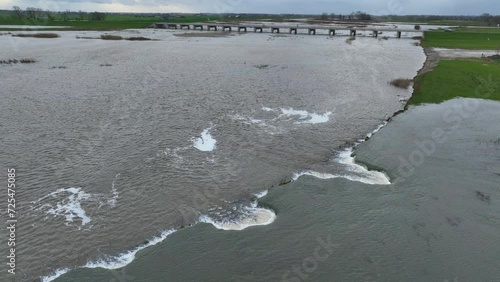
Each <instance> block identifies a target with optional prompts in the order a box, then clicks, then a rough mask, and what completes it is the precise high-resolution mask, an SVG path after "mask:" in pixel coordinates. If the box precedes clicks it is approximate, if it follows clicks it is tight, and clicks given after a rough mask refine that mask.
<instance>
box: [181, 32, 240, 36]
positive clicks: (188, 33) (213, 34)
mask: <svg viewBox="0 0 500 282" xmlns="http://www.w3.org/2000/svg"><path fill="white" fill-rule="evenodd" d="M174 35H175V36H178V37H228V36H234V34H233V33H230V32H187V33H176V34H174Z"/></svg>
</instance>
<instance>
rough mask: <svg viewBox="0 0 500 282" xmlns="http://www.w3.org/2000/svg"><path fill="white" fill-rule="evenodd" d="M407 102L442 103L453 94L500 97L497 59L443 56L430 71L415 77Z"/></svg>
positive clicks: (453, 96)
mask: <svg viewBox="0 0 500 282" xmlns="http://www.w3.org/2000/svg"><path fill="white" fill-rule="evenodd" d="M414 88H415V92H414V93H413V96H412V98H411V99H410V101H409V105H417V104H424V103H441V102H443V101H446V100H450V99H453V98H456V97H467V98H484V99H492V100H497V101H500V62H499V61H498V60H490V59H477V60H442V61H440V62H439V63H438V65H437V67H436V68H434V70H432V71H431V72H428V73H426V74H424V75H422V76H418V77H416V78H415V86H414Z"/></svg>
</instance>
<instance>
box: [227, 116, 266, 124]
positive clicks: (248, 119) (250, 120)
mask: <svg viewBox="0 0 500 282" xmlns="http://www.w3.org/2000/svg"><path fill="white" fill-rule="evenodd" d="M229 117H230V118H232V119H233V120H237V121H242V122H243V123H245V124H260V125H266V123H265V122H264V121H263V120H260V119H255V118H251V117H245V116H242V115H239V114H235V115H230V116H229Z"/></svg>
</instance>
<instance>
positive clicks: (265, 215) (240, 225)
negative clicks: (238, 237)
mask: <svg viewBox="0 0 500 282" xmlns="http://www.w3.org/2000/svg"><path fill="white" fill-rule="evenodd" d="M267 192H268V191H267V190H265V191H262V192H260V193H257V194H254V196H255V197H256V198H257V199H260V198H262V197H264V196H266V195H267ZM233 209H237V208H236V207H233ZM217 214H220V212H217ZM275 219H276V214H275V213H274V211H272V210H269V209H264V208H259V207H258V204H257V201H253V202H252V203H251V204H250V206H243V207H240V208H239V209H238V216H236V217H225V218H219V219H215V218H214V217H211V216H208V215H202V216H200V218H199V221H200V222H204V223H209V224H212V225H213V226H214V227H215V228H217V229H220V230H233V231H241V230H244V229H246V228H248V227H252V226H262V225H269V224H271V223H273V222H274V220H275Z"/></svg>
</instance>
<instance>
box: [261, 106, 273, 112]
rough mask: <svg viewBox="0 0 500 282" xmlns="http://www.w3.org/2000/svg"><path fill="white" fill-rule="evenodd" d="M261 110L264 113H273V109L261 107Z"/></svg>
mask: <svg viewBox="0 0 500 282" xmlns="http://www.w3.org/2000/svg"><path fill="white" fill-rule="evenodd" d="M262 110H263V111H266V112H274V110H273V109H271V108H268V107H262Z"/></svg>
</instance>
